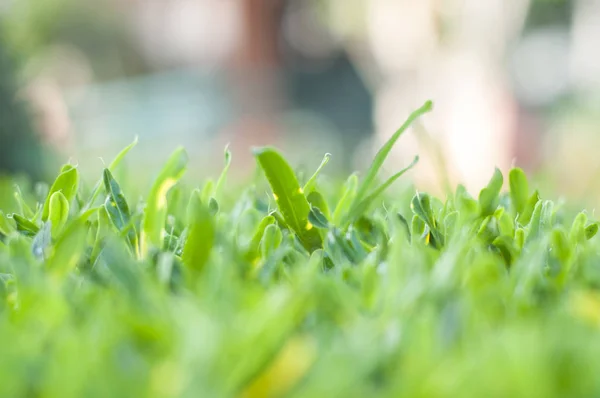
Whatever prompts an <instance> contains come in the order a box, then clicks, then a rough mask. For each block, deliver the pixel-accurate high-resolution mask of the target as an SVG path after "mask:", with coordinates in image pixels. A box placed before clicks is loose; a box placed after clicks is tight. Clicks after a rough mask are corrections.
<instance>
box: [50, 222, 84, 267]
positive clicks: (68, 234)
mask: <svg viewBox="0 0 600 398" xmlns="http://www.w3.org/2000/svg"><path fill="white" fill-rule="evenodd" d="M86 240H87V228H86V226H85V224H84V223H83V222H81V221H80V220H77V219H76V220H74V221H73V222H71V223H70V224H69V225H68V226H67V227H66V229H65V231H64V232H63V233H62V234H61V236H60V237H59V239H58V241H57V242H56V244H55V245H54V250H53V253H52V255H51V257H50V258H49V259H48V260H47V262H46V264H47V267H48V270H49V271H50V272H51V273H52V274H54V275H55V276H58V277H62V276H64V275H66V274H67V273H69V272H71V271H73V270H74V269H75V267H77V265H78V264H79V261H80V260H81V258H82V256H83V255H84V253H85V247H86V243H87V242H86Z"/></svg>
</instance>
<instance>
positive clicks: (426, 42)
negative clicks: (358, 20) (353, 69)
mask: <svg viewBox="0 0 600 398" xmlns="http://www.w3.org/2000/svg"><path fill="white" fill-rule="evenodd" d="M430 3H431V0H419V1H414V0H373V1H372V2H371V3H370V9H369V13H368V15H367V19H368V35H369V36H368V40H369V43H370V46H371V49H372V51H373V55H374V56H375V59H376V61H377V62H378V64H379V65H380V67H381V68H382V69H383V70H384V71H386V72H390V73H391V72H394V71H398V70H402V69H406V68H409V67H412V66H414V64H415V61H416V60H419V59H421V58H423V57H424V56H425V55H427V54H429V53H430V52H431V51H432V49H433V45H434V44H435V41H436V36H435V27H434V20H433V13H432V12H431V10H432V6H431V4H430Z"/></svg>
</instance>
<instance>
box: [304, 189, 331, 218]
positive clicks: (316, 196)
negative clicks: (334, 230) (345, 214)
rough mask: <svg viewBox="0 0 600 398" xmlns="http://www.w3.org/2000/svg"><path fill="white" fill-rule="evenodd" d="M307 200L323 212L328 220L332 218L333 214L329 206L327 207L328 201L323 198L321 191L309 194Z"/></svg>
mask: <svg viewBox="0 0 600 398" xmlns="http://www.w3.org/2000/svg"><path fill="white" fill-rule="evenodd" d="M306 200H308V203H309V204H310V205H311V206H313V207H318V208H319V210H321V212H323V214H324V215H325V217H326V218H327V219H329V218H330V217H331V214H330V213H329V206H328V205H327V201H326V200H325V198H324V197H323V195H321V193H320V192H319V191H312V192H311V193H309V194H308V196H307V197H306Z"/></svg>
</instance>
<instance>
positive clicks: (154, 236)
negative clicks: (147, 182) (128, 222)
mask: <svg viewBox="0 0 600 398" xmlns="http://www.w3.org/2000/svg"><path fill="white" fill-rule="evenodd" d="M187 163H188V156H187V154H186V152H185V150H184V149H183V148H181V147H180V148H177V149H176V150H175V151H174V152H173V154H172V155H171V157H170V158H169V160H168V161H167V163H166V164H165V166H164V167H163V169H162V171H161V172H160V174H159V175H158V177H157V178H156V180H155V181H154V184H153V185H152V189H151V190H150V194H149V195H148V201H147V203H146V209H145V213H144V218H143V220H142V231H141V239H140V248H141V250H140V252H141V256H142V258H145V257H146V255H147V254H148V250H149V248H150V247H151V246H154V247H161V246H162V243H163V234H164V226H165V222H166V219H167V193H168V192H169V189H171V188H172V187H173V186H174V185H175V184H176V183H177V181H179V179H181V177H182V176H183V174H184V173H185V170H186V167H187Z"/></svg>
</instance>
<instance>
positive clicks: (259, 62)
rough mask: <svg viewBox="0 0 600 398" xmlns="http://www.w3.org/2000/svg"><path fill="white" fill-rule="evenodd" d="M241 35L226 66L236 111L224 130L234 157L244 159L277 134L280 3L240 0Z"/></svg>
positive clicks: (273, 0)
mask: <svg viewBox="0 0 600 398" xmlns="http://www.w3.org/2000/svg"><path fill="white" fill-rule="evenodd" d="M240 7H241V13H242V34H241V35H240V36H241V41H240V43H239V44H238V45H239V47H238V50H237V51H236V53H235V55H234V56H233V57H232V59H231V60H230V62H229V64H228V65H227V66H228V73H229V75H230V76H229V81H230V84H231V87H232V90H233V92H234V96H235V97H234V101H235V104H234V105H235V106H236V108H237V111H236V113H237V114H238V115H240V116H239V117H238V120H236V121H235V122H234V123H233V125H232V126H230V127H229V130H230V131H228V133H229V134H230V135H232V136H233V142H232V146H233V147H234V149H236V148H237V151H236V152H237V153H238V154H239V155H238V160H241V161H243V162H248V161H250V159H248V158H246V157H245V156H247V155H246V154H248V148H249V147H251V146H256V145H266V144H273V143H274V141H275V139H276V137H277V136H278V134H277V131H278V127H277V114H278V113H279V111H280V110H281V109H282V106H283V105H282V104H283V99H284V95H283V94H282V85H281V83H280V81H279V68H280V58H279V53H278V38H279V36H280V35H279V23H280V19H281V11H282V10H281V6H280V2H279V1H275V0H242V1H241V4H240Z"/></svg>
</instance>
